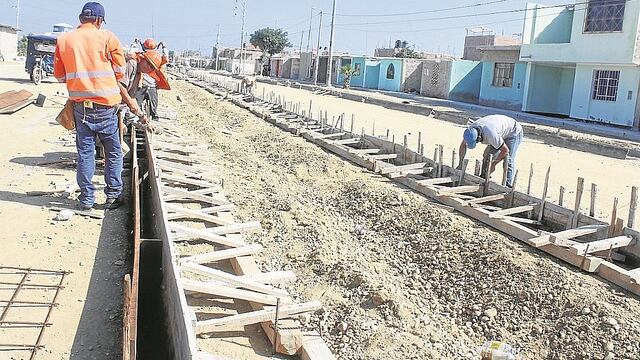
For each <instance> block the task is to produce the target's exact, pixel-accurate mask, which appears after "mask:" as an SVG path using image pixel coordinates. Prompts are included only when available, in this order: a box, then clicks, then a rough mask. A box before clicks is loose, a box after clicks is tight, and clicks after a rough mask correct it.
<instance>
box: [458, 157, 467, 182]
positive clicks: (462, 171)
mask: <svg viewBox="0 0 640 360" xmlns="http://www.w3.org/2000/svg"><path fill="white" fill-rule="evenodd" d="M467 166H469V159H464V160H463V161H462V169H460V178H459V179H458V186H463V185H464V176H465V174H466V173H467Z"/></svg>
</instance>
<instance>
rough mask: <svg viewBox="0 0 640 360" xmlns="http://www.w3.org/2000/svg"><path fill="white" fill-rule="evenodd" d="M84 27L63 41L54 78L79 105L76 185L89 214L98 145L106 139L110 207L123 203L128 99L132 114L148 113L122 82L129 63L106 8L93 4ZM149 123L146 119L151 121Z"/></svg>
mask: <svg viewBox="0 0 640 360" xmlns="http://www.w3.org/2000/svg"><path fill="white" fill-rule="evenodd" d="M79 19H80V23H81V24H80V26H78V28H77V29H76V30H74V31H72V32H68V33H65V34H62V35H60V37H59V38H58V39H57V45H56V51H55V56H54V76H55V77H56V78H57V79H58V81H60V82H65V83H66V85H67V90H68V92H69V100H70V101H73V102H74V104H73V113H74V118H75V126H76V147H77V150H78V164H77V174H76V180H77V182H78V186H79V188H80V196H79V198H78V199H79V201H80V208H81V209H82V210H89V209H91V208H92V207H93V205H94V203H95V186H94V185H93V181H92V180H93V175H94V173H95V158H94V154H95V144H96V137H98V138H99V139H100V141H101V142H102V144H103V146H104V149H105V169H104V180H105V183H106V187H105V190H104V191H105V194H106V196H107V200H106V202H105V208H108V209H114V208H117V207H118V206H120V204H121V203H122V149H121V147H120V137H119V131H118V119H117V117H116V110H117V105H118V104H120V102H121V101H122V99H124V100H125V102H128V104H127V105H129V107H130V109H131V110H132V111H133V112H134V113H137V114H139V115H140V116H141V117H143V118H144V114H143V113H142V112H141V111H140V108H139V107H138V106H137V104H136V103H135V102H133V101H132V99H131V98H130V97H129V96H128V94H127V92H126V89H125V88H124V87H123V86H122V85H121V84H120V83H119V82H118V79H121V78H122V77H123V76H124V71H125V58H124V54H123V52H122V47H121V46H120V41H119V40H118V38H116V36H115V35H114V34H113V33H111V32H110V31H106V30H100V27H101V26H102V24H103V23H104V19H105V10H104V7H103V6H102V5H101V4H99V3H97V2H88V3H86V4H85V5H84V7H83V8H82V12H81V13H80V15H79ZM145 121H146V119H145Z"/></svg>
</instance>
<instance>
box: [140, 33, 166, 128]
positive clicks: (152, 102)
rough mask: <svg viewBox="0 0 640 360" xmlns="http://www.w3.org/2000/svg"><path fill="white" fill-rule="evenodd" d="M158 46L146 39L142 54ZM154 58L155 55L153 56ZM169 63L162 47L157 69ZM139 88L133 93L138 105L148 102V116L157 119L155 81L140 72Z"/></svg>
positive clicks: (156, 88)
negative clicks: (140, 81)
mask: <svg viewBox="0 0 640 360" xmlns="http://www.w3.org/2000/svg"><path fill="white" fill-rule="evenodd" d="M157 48H158V45H157V44H156V41H155V40H154V39H151V38H149V39H146V40H145V41H144V43H142V50H143V53H144V52H147V51H156V49H157ZM154 56H155V55H154ZM167 62H169V58H168V57H167V54H166V47H165V46H164V45H163V46H162V57H161V61H160V62H159V63H158V64H156V65H157V67H158V68H161V67H162V66H163V65H164V64H166V63H167ZM138 84H139V88H138V90H137V91H136V92H135V95H134V96H135V98H136V100H137V101H138V104H142V103H143V102H144V100H145V99H146V100H148V101H149V107H150V109H149V110H150V114H149V115H150V116H151V119H152V120H157V119H158V87H157V83H156V79H154V78H153V77H152V76H151V75H149V74H148V73H147V72H142V83H138Z"/></svg>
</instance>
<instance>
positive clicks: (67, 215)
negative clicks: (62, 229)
mask: <svg viewBox="0 0 640 360" xmlns="http://www.w3.org/2000/svg"><path fill="white" fill-rule="evenodd" d="M73 215H74V212H73V211H71V210H66V209H65V210H62V211H60V212H59V213H57V214H56V217H54V218H53V220H55V221H68V220H70V219H71V218H72V217H73Z"/></svg>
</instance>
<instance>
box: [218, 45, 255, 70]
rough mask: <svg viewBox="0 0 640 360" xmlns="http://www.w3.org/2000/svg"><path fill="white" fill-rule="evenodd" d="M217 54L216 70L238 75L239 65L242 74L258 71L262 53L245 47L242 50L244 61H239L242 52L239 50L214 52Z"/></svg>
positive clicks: (230, 49) (229, 49)
mask: <svg viewBox="0 0 640 360" xmlns="http://www.w3.org/2000/svg"><path fill="white" fill-rule="evenodd" d="M214 52H217V54H218V68H219V69H221V70H225V71H228V72H230V73H234V74H238V73H240V70H241V69H240V64H241V63H242V64H243V65H242V67H243V69H244V71H243V72H242V73H243V74H254V73H258V72H259V71H260V58H261V57H262V51H260V50H258V49H255V48H253V47H249V46H247V47H246V48H245V50H244V55H243V58H244V61H242V62H241V61H240V59H241V56H240V54H242V51H241V50H240V48H227V49H220V50H217V49H216V50H214ZM214 67H215V66H214Z"/></svg>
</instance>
